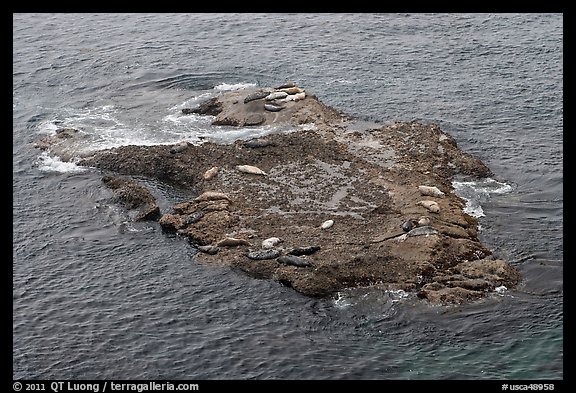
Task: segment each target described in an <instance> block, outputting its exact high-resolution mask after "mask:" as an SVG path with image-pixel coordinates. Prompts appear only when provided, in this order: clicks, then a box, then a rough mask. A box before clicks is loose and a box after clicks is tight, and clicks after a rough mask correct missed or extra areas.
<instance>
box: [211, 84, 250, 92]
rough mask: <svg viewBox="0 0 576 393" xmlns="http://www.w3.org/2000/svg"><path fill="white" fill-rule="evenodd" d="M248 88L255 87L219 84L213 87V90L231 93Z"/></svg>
mask: <svg viewBox="0 0 576 393" xmlns="http://www.w3.org/2000/svg"><path fill="white" fill-rule="evenodd" d="M248 87H256V83H220V84H219V85H216V86H214V90H218V91H231V90H240V89H246V88H248Z"/></svg>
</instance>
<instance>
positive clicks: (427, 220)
mask: <svg viewBox="0 0 576 393" xmlns="http://www.w3.org/2000/svg"><path fill="white" fill-rule="evenodd" d="M426 225H430V217H428V216H421V217H420V218H419V219H418V226H426Z"/></svg>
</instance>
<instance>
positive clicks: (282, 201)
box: [38, 84, 521, 303]
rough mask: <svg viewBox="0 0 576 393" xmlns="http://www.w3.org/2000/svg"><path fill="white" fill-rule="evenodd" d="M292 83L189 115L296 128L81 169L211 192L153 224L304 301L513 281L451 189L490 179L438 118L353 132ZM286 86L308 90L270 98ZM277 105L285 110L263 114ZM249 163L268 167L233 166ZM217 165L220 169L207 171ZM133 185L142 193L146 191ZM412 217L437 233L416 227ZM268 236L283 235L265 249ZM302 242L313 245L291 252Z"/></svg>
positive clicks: (131, 155)
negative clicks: (460, 181)
mask: <svg viewBox="0 0 576 393" xmlns="http://www.w3.org/2000/svg"><path fill="white" fill-rule="evenodd" d="M292 87H297V86H295V84H292V85H287V84H283V86H280V85H279V86H276V87H268V88H260V87H256V86H248V87H245V88H239V89H234V90H229V91H225V92H223V93H222V94H220V95H218V96H217V97H213V98H210V99H208V100H207V101H205V102H202V103H200V104H199V106H198V107H195V108H189V111H186V112H189V113H191V114H192V113H193V114H195V115H209V116H213V117H212V124H213V125H224V124H225V125H227V126H230V127H245V126H246V124H247V123H249V124H252V123H258V125H252V126H251V127H266V126H270V125H282V127H286V128H287V129H292V131H290V132H283V133H274V134H269V135H266V136H263V137H260V138H256V139H255V140H252V141H246V140H237V141H236V142H234V143H231V144H217V143H213V142H205V143H202V144H200V145H193V144H185V145H184V144H182V145H178V144H175V145H171V146H167V145H154V146H135V145H132V146H121V147H117V148H112V149H106V150H102V151H98V152H95V153H94V154H93V155H92V156H90V157H84V158H82V159H81V160H80V161H79V162H78V164H79V165H83V166H90V167H96V168H100V169H103V170H107V171H112V172H113V173H114V176H116V177H118V178H121V179H123V183H121V184H124V185H125V184H126V183H124V182H134V183H137V182H136V180H134V178H132V176H146V177H149V178H153V179H157V180H158V181H161V182H164V183H167V184H170V185H173V186H176V187H179V188H183V189H186V190H191V191H193V192H195V193H196V194H197V195H211V197H210V198H200V199H194V198H192V199H190V200H183V201H181V202H180V203H177V204H176V205H174V206H172V207H171V208H170V209H168V210H167V211H163V212H160V214H158V215H155V214H154V215H152V216H150V217H149V219H153V220H156V219H158V218H157V217H159V219H158V222H159V224H160V226H161V227H162V228H163V229H164V230H165V231H167V232H173V233H177V234H179V235H180V236H183V237H185V238H187V239H188V240H189V241H190V243H191V246H192V247H196V248H198V254H197V255H196V257H195V258H196V260H197V261H198V262H199V263H209V264H220V265H224V266H230V267H233V268H235V269H238V270H240V271H243V272H245V273H246V274H248V275H250V276H252V277H255V278H258V279H272V280H277V281H279V282H281V283H283V284H285V285H287V286H290V287H292V288H294V289H295V290H297V291H299V292H301V293H303V294H305V295H308V296H318V297H321V296H328V295H332V294H335V293H338V291H341V290H343V289H346V288H354V287H364V286H378V287H379V288H384V289H386V290H391V291H395V290H403V291H406V292H407V293H413V294H416V295H417V296H418V297H420V298H422V299H425V301H429V302H432V303H465V302H469V301H472V300H474V299H479V298H481V297H483V296H486V295H487V294H490V293H493V292H494V291H495V289H496V288H499V287H501V286H505V287H506V288H514V287H515V286H516V285H517V284H518V283H519V281H520V280H521V277H520V274H519V272H518V270H517V269H515V268H514V267H513V266H511V265H510V264H509V263H507V262H506V261H503V260H501V259H498V258H495V257H494V256H493V255H492V252H491V250H489V249H488V248H487V247H486V246H485V245H483V244H482V243H481V242H480V241H479V240H478V238H477V230H478V222H477V219H476V218H475V217H473V216H471V215H469V214H467V213H466V212H465V211H464V209H465V207H466V204H465V200H463V199H462V198H461V197H460V196H458V195H457V194H456V193H455V189H454V185H453V180H454V179H455V178H456V176H467V177H470V178H474V179H486V178H489V177H491V176H493V174H492V173H491V171H490V170H489V169H488V168H487V167H486V166H485V165H484V164H483V163H482V162H481V161H480V160H478V159H476V158H474V157H472V156H471V155H469V154H467V153H466V152H464V151H461V150H460V149H459V148H458V147H457V144H456V141H455V140H454V139H453V138H452V137H451V136H449V135H448V134H446V133H444V132H443V131H442V130H441V129H440V128H439V127H438V125H436V124H421V123H417V122H397V123H388V124H386V125H383V126H380V127H375V128H372V127H366V128H361V129H359V128H358V127H357V126H355V125H354V124H355V123H354V119H353V118H351V117H350V116H348V115H346V114H345V113H344V112H342V111H339V110H336V109H334V108H330V107H328V106H326V105H324V104H323V103H322V102H321V101H320V100H319V99H318V98H317V97H316V96H315V95H314V94H312V93H311V92H309V91H307V90H306V89H303V88H300V87H298V89H300V90H297V89H291V88H292ZM282 89H284V90H282ZM289 89H291V90H289ZM262 90H265V92H267V93H268V94H264V93H262V92H261V91H262ZM280 90H282V91H284V92H294V94H300V93H301V92H302V91H304V92H305V95H304V97H303V98H299V99H289V100H286V98H287V97H288V96H289V95H290V94H289V93H286V94H288V95H284V94H277V95H276V97H277V98H271V99H266V98H267V97H268V98H269V96H270V94H272V93H274V92H277V91H280ZM259 92H260V93H259ZM296 92H298V93H296ZM258 96H260V98H257V97H258ZM247 97H249V98H250V99H246V98H247ZM300 97H302V96H300ZM280 100H282V101H280ZM279 101H280V102H279ZM269 104H274V105H277V106H281V107H282V109H280V110H278V111H270V110H267V109H266V108H265V105H269ZM184 109H186V108H184ZM184 109H183V112H184ZM302 125H313V127H309V128H310V129H301V128H299V127H301V126H302ZM349 126H350V127H349ZM47 138H50V137H47ZM73 138H74V135H72V139H73ZM69 139H70V138H60V140H56V141H52V142H50V143H48V142H47V141H46V138H44V140H42V141H40V143H39V144H38V147H39V148H42V149H44V150H47V151H50V152H52V153H57V152H58V150H59V149H60V148H62V146H65V145H66V143H67V142H68V140H69ZM177 145H178V146H181V148H175V147H176V146H177ZM243 165H249V166H250V167H255V168H257V169H258V170H260V171H262V173H264V174H265V175H262V174H256V173H257V172H258V171H256V170H254V169H251V171H253V172H252V173H250V171H240V170H238V169H237V168H238V167H239V166H243ZM214 167H218V168H219V169H218V171H217V173H216V174H215V175H214V176H208V178H206V177H205V176H204V174H205V173H206V172H207V171H208V170H210V169H211V168H214ZM107 182H108V183H111V181H110V180H108V181H107ZM129 189H130V190H140V191H141V192H144V191H142V187H141V186H139V187H129ZM423 190H424V191H423ZM423 192H425V193H427V194H426V195H423ZM144 193H145V192H144ZM206 193H209V194H206ZM210 193H211V194H210ZM429 194H430V195H429ZM136 195H137V194H135V196H136ZM218 195H219V196H218ZM146 200H147V201H148V199H146ZM150 206H152V205H150ZM423 217H425V219H423ZM327 222H330V225H328V224H324V227H323V223H327ZM406 222H409V223H410V228H412V227H413V226H416V227H417V226H418V225H419V224H418V222H422V223H425V224H426V225H425V226H426V227H429V228H425V229H426V230H425V231H424V232H422V230H420V232H422V234H420V232H418V231H417V232H418V234H419V235H414V236H412V235H409V234H407V232H405V229H408V228H407V227H406V226H404V227H403V224H405V223H406ZM415 233H416V232H414V234H415ZM403 235H405V236H403ZM402 236H403V237H402ZM401 237H402V241H399V240H398V239H399V238H401ZM270 238H279V239H282V242H279V243H278V244H275V245H274V246H273V247H271V248H266V249H265V250H264V249H262V246H261V245H262V242H263V241H264V240H266V239H270ZM225 239H236V240H237V241H236V242H235V243H234V244H232V242H231V241H225ZM307 248H309V249H310V250H315V251H314V252H313V253H311V254H310V255H301V256H298V257H295V256H294V257H292V256H290V257H288V255H289V252H290V251H291V250H294V249H307ZM203 250H206V252H203ZM208 250H209V251H210V252H208ZM269 250H273V251H269ZM248 255H250V257H248Z"/></svg>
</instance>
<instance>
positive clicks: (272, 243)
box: [262, 237, 282, 249]
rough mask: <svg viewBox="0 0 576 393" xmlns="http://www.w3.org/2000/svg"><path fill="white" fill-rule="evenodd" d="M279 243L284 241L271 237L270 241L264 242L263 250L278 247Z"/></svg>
mask: <svg viewBox="0 0 576 393" xmlns="http://www.w3.org/2000/svg"><path fill="white" fill-rule="evenodd" d="M279 243H282V239H280V238H279V237H269V238H268V239H264V240H262V248H264V249H269V248H273V247H276V245H278V244H279Z"/></svg>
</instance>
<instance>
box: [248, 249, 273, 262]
mask: <svg viewBox="0 0 576 393" xmlns="http://www.w3.org/2000/svg"><path fill="white" fill-rule="evenodd" d="M246 256H247V257H248V258H250V259H254V260H264V259H274V258H278V257H279V256H280V251H278V250H274V249H269V250H258V251H251V252H248V253H246Z"/></svg>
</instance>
